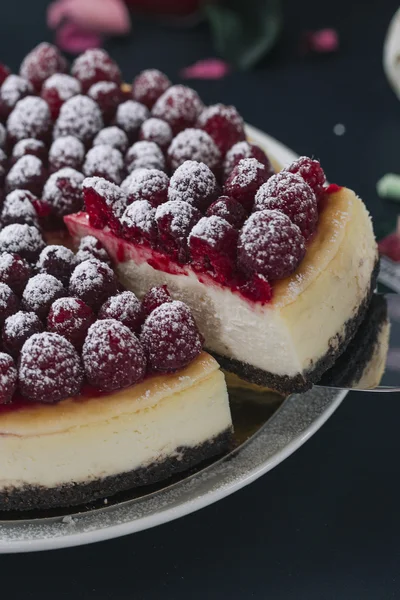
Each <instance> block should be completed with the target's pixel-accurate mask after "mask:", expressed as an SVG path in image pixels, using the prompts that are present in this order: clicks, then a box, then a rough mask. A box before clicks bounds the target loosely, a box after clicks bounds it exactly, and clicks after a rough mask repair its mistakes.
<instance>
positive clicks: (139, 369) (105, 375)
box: [82, 319, 146, 392]
mask: <svg viewBox="0 0 400 600" xmlns="http://www.w3.org/2000/svg"><path fill="white" fill-rule="evenodd" d="M82 359H83V364H84V367H85V373H86V378H87V380H88V382H89V383H90V384H91V385H93V386H95V387H96V388H98V389H100V390H103V391H107V392H111V391H112V390H118V389H121V388H125V387H128V386H129V385H132V384H133V383H137V382H138V381H140V380H141V379H143V377H144V376H145V374H146V356H145V353H144V350H143V348H142V345H141V343H140V342H139V340H138V338H137V337H136V336H135V334H134V333H132V331H130V329H128V327H125V325H123V324H122V323H120V322H119V321H116V320H115V319H104V320H101V321H96V323H94V324H93V325H92V326H91V327H90V329H89V332H88V334H87V337H86V340H85V343H84V344H83V351H82Z"/></svg>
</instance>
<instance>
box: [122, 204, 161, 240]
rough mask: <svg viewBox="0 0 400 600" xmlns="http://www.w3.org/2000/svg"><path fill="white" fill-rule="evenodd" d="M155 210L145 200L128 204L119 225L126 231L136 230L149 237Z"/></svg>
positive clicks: (152, 228)
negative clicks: (126, 229)
mask: <svg viewBox="0 0 400 600" xmlns="http://www.w3.org/2000/svg"><path fill="white" fill-rule="evenodd" d="M155 212H156V211H155V209H154V208H153V207H152V206H151V204H150V202H148V201H147V200H138V201H137V202H133V203H132V204H130V205H129V206H128V207H127V209H126V210H125V212H124V214H123V215H122V218H121V224H122V226H123V227H126V228H128V229H137V230H139V231H140V232H141V233H143V234H145V235H146V234H147V235H149V236H150V235H151V234H152V232H153V230H154V224H155V221H154V217H155Z"/></svg>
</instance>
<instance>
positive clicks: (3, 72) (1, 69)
mask: <svg viewBox="0 0 400 600" xmlns="http://www.w3.org/2000/svg"><path fill="white" fill-rule="evenodd" d="M10 74H11V71H10V69H9V68H8V67H7V65H3V63H0V85H2V84H3V83H4V81H5V80H6V79H7V77H8V76H9V75H10Z"/></svg>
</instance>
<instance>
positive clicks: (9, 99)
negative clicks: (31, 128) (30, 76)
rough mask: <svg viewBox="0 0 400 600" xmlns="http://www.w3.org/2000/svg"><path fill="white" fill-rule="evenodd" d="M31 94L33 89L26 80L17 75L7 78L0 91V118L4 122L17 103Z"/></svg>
mask: <svg viewBox="0 0 400 600" xmlns="http://www.w3.org/2000/svg"><path fill="white" fill-rule="evenodd" d="M32 92H33V88H32V86H31V84H30V83H29V81H26V79H23V78H22V77H19V76H18V75H10V76H9V77H7V79H6V80H5V81H4V83H3V85H2V86H1V90H0V118H1V119H2V120H4V121H5V120H6V119H7V117H8V115H9V114H10V113H11V111H12V110H13V108H14V107H15V105H16V104H17V102H19V100H22V98H25V96H29V94H32Z"/></svg>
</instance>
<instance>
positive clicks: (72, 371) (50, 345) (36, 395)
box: [18, 331, 83, 404]
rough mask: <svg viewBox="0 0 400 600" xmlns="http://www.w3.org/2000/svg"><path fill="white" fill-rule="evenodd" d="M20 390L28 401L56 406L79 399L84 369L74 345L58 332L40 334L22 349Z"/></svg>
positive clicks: (28, 341) (19, 372) (30, 339)
mask: <svg viewBox="0 0 400 600" xmlns="http://www.w3.org/2000/svg"><path fill="white" fill-rule="evenodd" d="M18 375H19V389H20V391H21V393H22V395H23V396H25V398H28V399H29V400H33V401H36V402H46V403H50V404H52V403H54V402H59V401H60V400H64V399H66V398H69V397H70V396H76V395H77V394H79V392H80V390H81V387H82V384H83V369H82V364H81V360H80V358H79V355H78V353H77V351H76V350H75V348H74V347H73V345H72V344H70V343H69V342H68V340H66V339H64V338H63V337H61V336H60V335H57V334H56V333H49V332H47V331H45V332H43V333H36V334H35V335H33V336H32V337H30V338H29V339H28V340H27V341H26V342H25V344H24V345H23V347H22V350H21V355H20V358H19V364H18Z"/></svg>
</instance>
